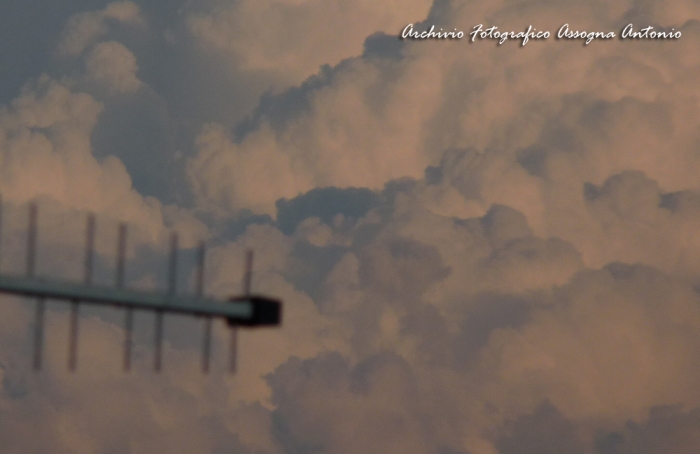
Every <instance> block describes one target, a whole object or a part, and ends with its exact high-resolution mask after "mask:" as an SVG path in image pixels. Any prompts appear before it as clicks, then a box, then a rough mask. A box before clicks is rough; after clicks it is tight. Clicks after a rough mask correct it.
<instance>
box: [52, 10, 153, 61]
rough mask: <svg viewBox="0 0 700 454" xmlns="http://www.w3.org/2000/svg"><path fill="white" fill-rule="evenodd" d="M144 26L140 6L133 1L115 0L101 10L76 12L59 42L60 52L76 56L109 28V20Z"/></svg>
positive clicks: (64, 54) (60, 53)
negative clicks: (118, 0)
mask: <svg viewBox="0 0 700 454" xmlns="http://www.w3.org/2000/svg"><path fill="white" fill-rule="evenodd" d="M110 20H111V21H116V22H121V23H124V24H127V25H131V26H139V27H142V26H144V25H145V19H144V17H143V16H142V15H141V11H140V9H139V6H138V5H137V4H136V3H134V2H131V1H122V2H113V3H110V4H108V5H107V6H106V7H105V8H104V9H102V10H100V11H91V12H86V13H79V14H75V15H73V16H71V17H70V19H69V20H68V23H67V24H66V26H65V29H64V31H63V36H62V38H61V41H60V42H59V43H58V53H59V55H63V56H72V57H76V56H78V55H80V54H82V53H83V51H85V49H86V48H88V46H90V45H91V44H92V43H93V42H94V41H95V40H96V39H97V38H99V37H101V36H103V35H105V34H106V33H107V31H108V30H109V27H108V24H109V21H110Z"/></svg>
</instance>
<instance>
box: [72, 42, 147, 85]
mask: <svg viewBox="0 0 700 454" xmlns="http://www.w3.org/2000/svg"><path fill="white" fill-rule="evenodd" d="M85 69H86V71H87V76H88V78H89V79H90V80H92V81H95V82H98V83H102V84H104V85H106V87H107V89H108V90H109V91H111V92H113V93H133V92H134V91H136V90H138V89H139V87H140V86H141V81H140V80H139V79H138V78H137V77H136V71H137V70H138V66H137V65H136V57H134V54H132V53H131V52H130V51H129V49H127V48H126V47H124V46H123V45H122V44H120V43H118V42H116V41H109V42H106V43H100V44H98V45H97V46H95V48H94V49H93V50H92V52H90V55H89V56H88V57H87V59H86V60H85Z"/></svg>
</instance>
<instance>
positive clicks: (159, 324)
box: [153, 232, 177, 372]
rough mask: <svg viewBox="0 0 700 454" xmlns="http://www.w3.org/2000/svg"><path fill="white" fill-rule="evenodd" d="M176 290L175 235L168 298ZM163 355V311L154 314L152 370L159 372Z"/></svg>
mask: <svg viewBox="0 0 700 454" xmlns="http://www.w3.org/2000/svg"><path fill="white" fill-rule="evenodd" d="M176 290H177V233H175V232H173V234H172V235H171V236H170V267H169V274H168V296H173V295H175V291H176ZM162 355H163V311H162V310H159V311H157V312H156V326H155V351H154V358H153V368H154V369H155V371H156V372H160V368H161V363H162Z"/></svg>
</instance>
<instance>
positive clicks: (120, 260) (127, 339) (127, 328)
mask: <svg viewBox="0 0 700 454" xmlns="http://www.w3.org/2000/svg"><path fill="white" fill-rule="evenodd" d="M126 233H127V232H126V224H124V223H121V224H119V236H118V238H117V270H116V272H117V275H116V281H115V287H116V288H117V289H121V288H123V287H124V273H125V266H126V264H125V257H126ZM133 326H134V312H133V309H131V308H130V307H127V308H126V312H125V314H124V371H126V372H128V371H129V370H131V344H132V332H133Z"/></svg>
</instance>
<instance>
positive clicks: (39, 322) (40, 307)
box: [27, 202, 45, 370]
mask: <svg viewBox="0 0 700 454" xmlns="http://www.w3.org/2000/svg"><path fill="white" fill-rule="evenodd" d="M36 222H37V207H36V203H34V202H32V203H31V204H29V232H28V233H27V277H28V278H30V279H31V278H33V277H34V261H35V258H36V236H37V232H36V230H37V227H36ZM44 306H45V301H44V298H41V297H40V298H38V299H37V301H36V312H35V314H34V370H40V369H41V350H42V347H43V340H44V310H45V307H44Z"/></svg>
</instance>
